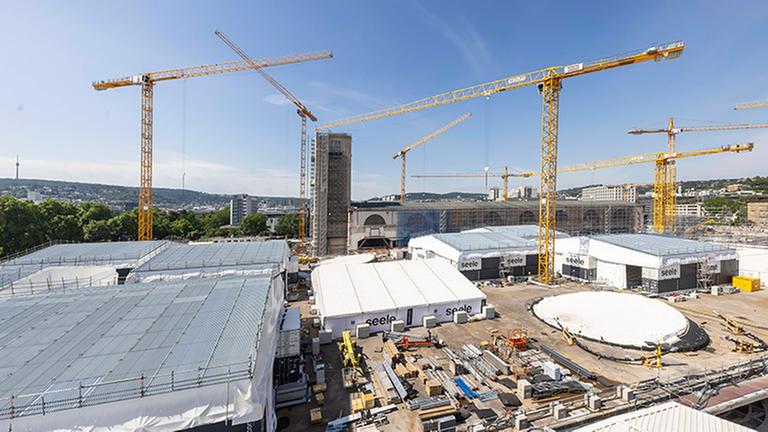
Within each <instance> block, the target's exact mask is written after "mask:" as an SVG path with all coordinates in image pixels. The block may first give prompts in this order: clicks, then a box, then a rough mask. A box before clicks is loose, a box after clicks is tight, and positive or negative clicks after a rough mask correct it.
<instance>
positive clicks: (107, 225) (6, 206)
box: [0, 196, 298, 256]
mask: <svg viewBox="0 0 768 432" xmlns="http://www.w3.org/2000/svg"><path fill="white" fill-rule="evenodd" d="M153 212H154V213H153V233H154V236H155V238H157V239H187V240H199V239H205V238H211V237H232V236H238V235H248V236H256V235H265V234H269V229H268V227H267V217H266V216H265V215H263V214H260V213H256V214H253V215H249V216H248V217H246V218H245V219H244V220H243V223H242V224H241V226H240V227H227V226H226V225H227V224H229V207H225V208H223V209H221V210H216V211H212V212H208V213H201V214H200V213H195V212H192V211H189V210H179V211H176V210H169V211H164V210H159V209H153ZM137 224H138V212H137V210H136V209H134V210H132V211H127V212H121V213H115V212H113V211H112V209H110V208H109V207H108V206H107V205H105V204H104V203H99V202H83V203H80V204H72V203H68V202H60V201H55V200H52V199H47V200H45V201H43V202H41V203H39V204H36V203H33V202H30V201H25V200H20V199H17V198H14V197H12V196H0V256H5V255H10V254H14V253H17V252H21V251H23V250H26V249H29V248H31V247H34V246H37V245H40V244H43V243H46V242H48V241H69V242H83V241H85V242H95V241H121V240H136V238H137V232H138V229H137ZM275 231H276V234H278V235H280V236H285V237H289V238H290V237H295V236H296V234H297V231H298V216H297V215H295V214H288V215H284V216H282V217H281V218H280V219H279V220H278V222H277V225H276V227H275Z"/></svg>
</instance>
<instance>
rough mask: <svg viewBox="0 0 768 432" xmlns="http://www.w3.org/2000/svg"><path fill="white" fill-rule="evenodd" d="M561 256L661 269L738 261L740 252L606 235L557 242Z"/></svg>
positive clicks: (711, 245)
mask: <svg viewBox="0 0 768 432" xmlns="http://www.w3.org/2000/svg"><path fill="white" fill-rule="evenodd" d="M555 252H557V253H558V254H568V253H571V254H580V255H589V256H593V257H595V258H597V259H599V260H601V261H607V262H615V263H619V264H628V265H634V266H640V267H649V268H659V267H663V266H667V265H674V264H688V263H691V262H696V261H697V260H698V259H699V258H700V257H712V258H716V259H718V260H723V259H736V258H737V254H736V250H734V249H731V248H728V247H724V246H721V245H717V244H714V243H707V242H700V241H694V240H688V239H682V238H677V237H672V236H667V235H659V234H605V235H597V236H582V237H570V238H564V239H561V240H558V241H557V243H555Z"/></svg>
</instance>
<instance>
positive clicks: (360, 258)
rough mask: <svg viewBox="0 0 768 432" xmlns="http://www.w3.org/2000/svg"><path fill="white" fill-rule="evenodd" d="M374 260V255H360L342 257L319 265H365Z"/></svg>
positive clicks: (323, 261) (324, 261) (321, 262)
mask: <svg viewBox="0 0 768 432" xmlns="http://www.w3.org/2000/svg"><path fill="white" fill-rule="evenodd" d="M375 259H376V255H374V254H370V253H362V254H355V255H342V256H337V257H334V258H330V259H327V260H322V261H320V265H330V264H365V263H369V262H372V261H373V260H375Z"/></svg>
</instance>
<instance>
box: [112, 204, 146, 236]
mask: <svg viewBox="0 0 768 432" xmlns="http://www.w3.org/2000/svg"><path fill="white" fill-rule="evenodd" d="M138 221H139V219H138V210H136V209H133V210H131V211H127V212H122V213H120V214H118V215H117V216H115V217H113V218H112V219H110V220H109V226H110V229H111V230H112V239H113V240H121V241H128V240H136V239H137V238H138V232H139V228H138V223H139V222H138Z"/></svg>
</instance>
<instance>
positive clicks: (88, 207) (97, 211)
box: [80, 202, 113, 227]
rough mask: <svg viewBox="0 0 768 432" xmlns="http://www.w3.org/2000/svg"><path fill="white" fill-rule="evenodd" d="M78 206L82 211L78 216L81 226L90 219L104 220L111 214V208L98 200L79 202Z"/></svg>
mask: <svg viewBox="0 0 768 432" xmlns="http://www.w3.org/2000/svg"><path fill="white" fill-rule="evenodd" d="M80 208H81V211H82V213H81V216H80V218H81V221H82V222H81V223H82V225H83V227H85V226H86V225H88V223H89V222H91V221H105V220H108V219H109V218H111V217H112V216H113V215H112V209H110V208H109V207H107V205H106V204H104V203H100V202H84V203H82V204H80Z"/></svg>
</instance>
